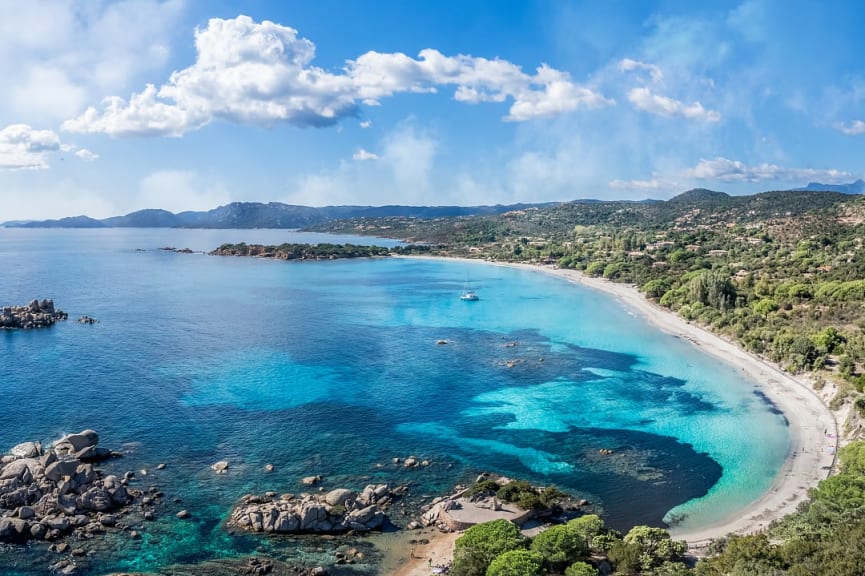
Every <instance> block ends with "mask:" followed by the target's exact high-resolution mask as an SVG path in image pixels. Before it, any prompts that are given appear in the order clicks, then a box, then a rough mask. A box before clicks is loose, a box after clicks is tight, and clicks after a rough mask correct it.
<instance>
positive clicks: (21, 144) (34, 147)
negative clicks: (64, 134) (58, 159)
mask: <svg viewBox="0 0 865 576" xmlns="http://www.w3.org/2000/svg"><path fill="white" fill-rule="evenodd" d="M57 150H60V138H59V137H58V136H57V134H55V133H54V132H53V131H51V130H34V129H32V128H31V127H30V126H28V125H26V124H12V125H10V126H7V127H5V128H3V130H0V169H3V170H26V169H30V170H39V169H43V168H48V153H49V152H55V151H57Z"/></svg>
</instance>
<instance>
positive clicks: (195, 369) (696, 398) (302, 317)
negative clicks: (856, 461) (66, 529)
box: [0, 229, 789, 574]
mask: <svg viewBox="0 0 865 576" xmlns="http://www.w3.org/2000/svg"><path fill="white" fill-rule="evenodd" d="M306 238H309V239H308V240H306ZM326 240H327V241H337V242H340V241H353V242H356V243H360V242H364V241H366V242H370V243H379V244H392V242H390V241H382V240H378V241H374V240H371V239H357V238H348V239H346V238H337V239H334V238H333V237H326ZM240 241H245V242H248V243H252V242H264V243H280V242H290V241H310V242H317V241H322V237H321V236H320V235H318V236H315V235H313V236H306V235H303V234H299V233H292V232H286V231H269V230H268V231H263V230H243V231H237V230H206V231H202V230H136V229H126V230H123V229H116V230H11V229H10V230H5V229H0V261H2V262H3V264H4V273H3V274H2V275H0V300H2V302H0V303H2V304H18V303H24V302H27V301H29V300H30V299H32V298H34V297H39V298H42V297H52V298H54V300H55V303H56V304H57V306H59V307H60V308H62V309H64V310H66V311H67V312H69V313H70V318H77V317H78V316H80V315H84V314H87V315H90V316H93V317H95V318H97V319H99V321H100V322H99V323H98V324H96V325H93V326H89V325H80V324H77V323H75V322H74V321H73V320H70V321H68V322H65V323H61V324H58V325H56V326H55V327H53V328H50V329H45V330H38V331H27V332H24V331H19V332H5V333H0V397H2V399H3V400H2V401H3V409H2V410H0V449H3V450H5V449H8V448H9V447H11V446H12V445H14V444H16V443H18V442H20V441H23V440H29V439H42V440H45V441H48V440H51V439H52V438H56V437H58V436H60V435H61V434H62V433H65V432H70V431H77V430H80V429H83V428H94V429H96V430H98V431H99V432H100V435H101V437H102V444H103V445H105V446H107V447H110V448H115V449H116V448H123V449H124V450H126V451H127V456H126V457H125V458H123V459H122V460H120V461H117V462H116V463H112V465H116V466H119V467H122V468H125V469H134V470H139V469H147V470H148V471H149V472H150V474H149V475H148V476H147V477H146V478H147V480H146V481H147V482H148V483H151V482H152V483H153V484H155V485H158V486H159V487H160V488H161V489H162V490H164V491H165V492H166V494H168V495H169V496H170V498H169V499H168V502H167V503H166V506H165V510H164V513H163V514H162V515H161V516H160V518H159V519H158V520H157V521H156V522H155V523H150V524H147V525H146V526H144V537H143V538H142V539H141V540H139V541H136V542H134V543H130V542H128V541H126V540H125V539H123V538H108V539H107V540H106V541H105V546H104V547H103V548H104V549H103V550H102V551H100V554H99V556H98V558H91V559H88V560H86V561H85V562H83V566H82V568H81V571H79V573H82V574H89V573H93V574H96V573H102V572H106V571H109V570H133V569H134V570H155V569H159V568H160V567H165V566H168V565H172V564H177V563H189V562H197V561H201V560H205V559H210V558H223V557H231V556H240V555H244V554H249V553H252V552H254V551H255V550H256V548H259V547H263V549H264V551H266V552H267V553H269V554H272V555H273V556H275V557H277V558H285V559H293V560H296V561H300V562H314V563H318V562H323V563H328V562H331V561H332V559H333V556H332V551H333V550H332V547H333V546H336V545H338V543H331V542H330V541H327V543H326V544H324V545H323V544H322V542H321V540H320V539H319V540H317V539H314V538H255V537H250V536H238V535H230V534H228V533H227V532H226V531H225V530H224V528H223V527H222V525H221V522H222V520H223V519H224V517H225V515H226V514H227V513H228V512H229V511H230V509H231V506H232V504H233V503H234V502H235V500H236V499H237V498H239V497H240V496H241V495H243V494H244V493H247V492H252V491H255V492H262V491H265V490H275V491H282V492H288V491H299V490H300V489H301V488H302V486H301V485H300V484H299V482H298V481H299V479H300V478H302V477H303V476H308V475H311V474H321V475H323V476H324V483H323V485H324V487H325V488H326V489H330V488H334V487H341V486H348V487H352V488H359V487H362V486H363V485H364V484H366V483H368V482H371V481H375V482H390V483H393V484H397V483H409V484H410V485H411V496H410V499H409V500H410V502H411V503H412V504H414V503H417V502H418V501H420V500H421V499H423V498H424V497H431V496H433V495H436V494H439V493H442V492H446V491H449V490H450V489H452V487H453V486H454V484H456V483H457V482H461V481H466V480H468V479H470V478H472V477H473V476H474V475H475V474H477V473H478V472H479V471H482V470H491V471H495V472H499V473H504V474H508V475H512V476H516V477H521V478H526V479H529V480H532V481H534V482H538V483H545V484H548V483H553V484H556V485H557V486H559V487H560V488H562V489H564V490H566V491H569V492H571V493H573V494H575V495H577V496H580V497H586V498H588V499H590V500H591V501H592V502H594V503H596V504H597V505H598V506H599V508H600V510H601V511H602V512H603V514H604V516H605V518H606V519H607V521H608V523H609V524H611V525H613V526H616V527H619V528H627V527H629V526H631V525H633V524H638V523H649V524H656V525H657V524H661V523H662V522H663V521H664V519H665V518H666V520H667V521H670V520H671V519H673V518H676V519H682V518H684V520H683V522H684V523H685V525H688V526H700V525H706V524H709V523H712V522H714V521H717V520H719V519H721V518H723V517H725V516H727V515H728V514H730V513H731V512H733V511H735V510H736V509H737V508H739V507H742V506H744V505H746V504H747V503H748V502H750V501H752V500H753V499H755V498H756V497H758V496H759V495H760V494H761V493H762V492H764V491H765V490H767V489H768V488H769V486H770V484H771V482H772V480H773V479H774V477H775V475H776V474H777V471H778V469H779V467H780V465H781V463H782V462H783V460H784V457H785V455H786V451H787V446H788V444H789V435H788V433H787V430H786V427H785V422H784V420H783V417H781V416H779V415H778V414H776V413H775V412H774V411H773V409H772V407H771V406H770V405H769V404H768V403H767V402H766V401H765V399H763V398H760V397H758V396H757V395H755V394H754V393H753V386H752V384H751V383H749V382H747V381H745V380H743V379H742V378H741V376H740V375H739V374H738V373H737V372H736V371H735V370H734V369H733V368H731V367H728V366H726V365H724V364H722V363H720V362H719V361H717V360H714V359H712V358H710V357H707V356H705V355H702V354H700V352H699V350H698V349H696V348H695V347H694V346H692V345H691V344H690V343H688V342H685V341H682V340H680V339H678V338H676V337H674V336H669V335H664V334H660V333H659V332H658V331H657V330H656V329H654V328H652V327H651V326H648V325H647V324H646V323H645V322H644V321H643V320H642V319H639V318H636V317H634V316H633V315H631V314H629V313H628V311H626V310H625V309H623V308H622V306H621V305H620V304H619V303H618V302H616V301H615V300H613V299H611V298H610V297H609V296H606V295H603V294H598V293H595V292H592V291H589V290H587V289H584V288H583V287H582V286H579V285H575V284H570V283H568V282H565V281H563V280H561V279H558V278H553V277H549V276H545V275H541V274H536V273H532V272H528V271H524V270H514V269H510V268H505V267H498V266H488V265H479V264H467V263H460V262H441V261H432V260H418V259H376V260H341V261H328V262H289V263H286V262H275V261H265V260H257V259H249V258H230V257H229V258H226V257H210V256H204V255H201V254H177V253H173V252H165V251H160V250H158V249H157V248H159V247H161V246H166V245H170V246H176V247H178V248H182V247H190V248H192V249H194V250H209V249H212V248H215V247H216V246H218V245H219V244H221V243H223V242H240ZM138 250H142V251H138ZM467 281H468V282H469V283H470V284H471V285H472V287H473V288H475V289H476V290H477V292H478V293H479V295H480V297H481V300H480V301H478V302H463V301H460V300H459V294H460V292H461V291H462V289H463V287H464V285H465V284H466V282H467ZM441 340H444V341H446V342H447V343H446V344H439V343H438V342H439V341H441ZM600 448H609V449H612V450H613V451H614V454H613V455H612V456H603V455H601V454H599V453H598V450H599V449H600ZM408 455H414V456H418V457H420V458H424V459H428V460H430V462H431V465H430V466H429V467H428V468H424V469H422V470H421V469H413V470H405V469H403V468H401V467H399V466H396V465H393V464H392V463H391V459H392V458H394V457H405V456H408ZM222 459H226V460H229V462H230V463H231V468H230V470H229V473H228V474H227V475H224V476H217V475H215V474H214V473H213V472H212V471H211V470H210V469H209V466H210V464H212V463H213V462H215V461H217V460H222ZM159 462H166V463H168V467H167V468H166V469H165V470H163V471H158V472H157V471H155V470H154V468H155V466H156V464H157V463H159ZM268 463H270V464H273V465H274V466H275V472H273V473H270V474H268V473H265V472H264V471H263V467H264V465H265V464H268ZM174 498H178V499H180V500H181V501H180V502H173V499H174ZM181 508H185V509H189V510H192V511H193V518H192V520H187V521H180V520H177V519H175V518H174V512H176V511H177V510H179V509H181ZM393 520H394V523H396V524H400V523H401V522H404V521H405V518H403V517H402V516H400V515H398V514H397V515H395V516H394V519H393ZM366 544H368V541H367V540H362V541H361V545H366ZM36 551H37V552H38V551H39V547H38V546H37V547H36ZM368 557H369V558H372V560H371V561H370V562H368V563H366V564H362V565H358V566H354V567H346V568H340V569H341V570H345V571H353V572H357V573H365V572H367V573H375V572H376V570H377V568H376V565H375V555H374V553H373V552H372V551H371V550H370V554H369V555H368ZM44 562H45V561H44V559H42V557H41V556H40V555H39V554H33V553H32V551H31V552H26V553H25V551H24V550H23V549H20V548H17V547H12V548H9V549H5V550H4V551H2V552H0V567H3V568H5V569H6V570H7V571H9V570H11V569H13V567H15V566H17V568H14V569H15V570H16V572H18V573H22V574H37V573H42V572H44V567H45V563H44ZM22 563H23V565H22Z"/></svg>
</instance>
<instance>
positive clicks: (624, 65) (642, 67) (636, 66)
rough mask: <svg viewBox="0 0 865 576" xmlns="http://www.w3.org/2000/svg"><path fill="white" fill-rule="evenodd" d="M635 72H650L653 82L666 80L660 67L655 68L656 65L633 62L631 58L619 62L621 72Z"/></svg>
mask: <svg viewBox="0 0 865 576" xmlns="http://www.w3.org/2000/svg"><path fill="white" fill-rule="evenodd" d="M635 70H636V71H644V72H648V73H649V77H650V78H651V80H652V82H660V81H661V80H662V79H663V78H664V73H663V72H662V71H661V69H660V67H658V66H655V65H654V64H647V63H645V62H640V61H639V60H632V59H631V58H625V59H623V60H620V61H619V71H620V72H632V71H635Z"/></svg>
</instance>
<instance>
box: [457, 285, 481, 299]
mask: <svg viewBox="0 0 865 576" xmlns="http://www.w3.org/2000/svg"><path fill="white" fill-rule="evenodd" d="M468 285H469V283H468V280H466V284H465V286H463V293H462V294H461V295H460V300H463V301H464V302H476V301H477V300H480V298H478V295H477V294H476V293H475V291H474V290H472V289H470V288H469V287H468Z"/></svg>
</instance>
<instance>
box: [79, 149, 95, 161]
mask: <svg viewBox="0 0 865 576" xmlns="http://www.w3.org/2000/svg"><path fill="white" fill-rule="evenodd" d="M75 155H76V156H78V157H79V158H81V159H82V160H87V161H88V162H92V161H94V160H96V159H98V158H99V154H97V153H95V152H91V151H90V150H88V149H87V148H79V149H78V150H76V151H75Z"/></svg>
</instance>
